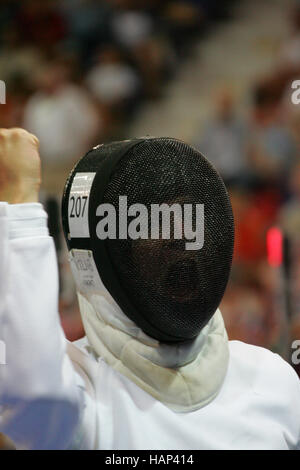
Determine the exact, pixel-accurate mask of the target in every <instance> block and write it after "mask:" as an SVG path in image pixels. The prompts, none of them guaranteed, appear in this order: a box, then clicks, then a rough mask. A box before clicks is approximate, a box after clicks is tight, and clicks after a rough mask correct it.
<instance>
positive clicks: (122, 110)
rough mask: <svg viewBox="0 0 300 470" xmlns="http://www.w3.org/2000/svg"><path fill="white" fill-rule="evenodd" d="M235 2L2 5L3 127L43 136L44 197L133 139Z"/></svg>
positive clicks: (58, 0)
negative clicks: (78, 167)
mask: <svg viewBox="0 0 300 470" xmlns="http://www.w3.org/2000/svg"><path fill="white" fill-rule="evenodd" d="M231 3H232V2H231V1H230V0H226V1H225V0H224V1H222V2H217V1H216V0H213V1H208V0H172V1H167V0H166V1H160V0H43V1H39V0H24V1H22V2H19V1H17V0H3V1H2V2H1V15H0V45H1V52H0V77H1V80H4V81H5V83H6V86H7V93H8V97H7V104H6V106H2V107H1V109H0V125H1V126H3V127H10V126H16V125H21V126H24V127H25V128H26V129H29V130H30V131H32V132H33V133H35V134H37V135H38V137H39V139H40V144H41V154H42V158H43V162H44V189H45V190H47V191H48V192H52V193H55V192H57V191H59V190H61V186H62V184H63V180H64V177H65V173H66V168H70V166H71V165H72V164H73V162H74V161H76V159H78V157H79V156H81V155H82V154H83V153H84V151H85V150H86V149H87V148H89V147H90V146H91V145H92V144H93V143H95V142H97V143H98V142H99V141H102V142H103V141H106V140H110V139H113V138H115V137H118V138H120V137H122V136H125V135H126V126H127V125H128V123H129V122H130V120H131V118H132V117H133V116H134V113H135V112H136V110H137V109H138V108H139V107H140V106H141V105H142V103H143V102H145V100H150V99H151V100H155V99H159V97H160V96H161V95H162V94H163V89H164V86H165V84H166V83H167V82H168V80H170V79H172V77H173V76H174V75H175V74H176V71H177V69H178V67H180V64H181V63H182V61H183V59H184V58H185V57H186V56H187V55H188V53H189V50H190V48H191V44H192V43H193V41H194V38H195V36H199V35H202V34H204V32H205V31H206V30H208V28H210V26H211V24H212V22H213V21H215V20H217V19H222V18H224V17H226V16H227V15H228V10H229V5H230V4H231Z"/></svg>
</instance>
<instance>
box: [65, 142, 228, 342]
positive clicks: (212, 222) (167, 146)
mask: <svg viewBox="0 0 300 470" xmlns="http://www.w3.org/2000/svg"><path fill="white" fill-rule="evenodd" d="M62 220H63V229H64V234H65V237H66V241H67V245H68V248H69V250H71V252H72V253H74V256H76V263H77V266H78V270H79V271H80V272H81V286H80V288H81V290H82V291H83V292H84V291H86V292H93V291H96V290H97V277H98V276H99V277H100V279H101V282H102V283H103V284H104V286H105V288H106V289H107V291H108V292H109V293H110V294H111V296H112V297H113V299H114V300H115V301H116V302H117V304H118V305H119V307H120V308H121V310H122V311H123V312H124V313H125V314H126V315H127V317H129V318H130V319H131V320H132V321H134V322H135V323H136V324H137V326H139V327H140V328H141V329H142V330H143V331H144V332H145V333H146V334H148V335H149V336H151V337H153V338H155V339H157V340H158V341H160V342H165V343H179V342H183V341H186V340H192V339H193V338H195V337H196V336H197V335H198V334H199V332H200V330H201V329H202V328H203V327H204V326H205V325H206V323H207V322H208V321H209V320H210V318H211V317H212V316H213V314H214V313H215V311H216V310H217V307H218V305H219V303H220V301H221V299H222V297H223V294H224V291H225V288H226V284H227V281H228V277H229V272H230V267H231V261H232V253H233V240H234V223H233V215H232V210H231V205H230V201H229V197H228V194H227V191H226V189H225V186H224V183H223V181H222V179H221V178H220V176H219V175H218V173H217V172H216V170H215V169H214V168H213V166H212V165H211V164H210V163H209V162H208V161H207V160H206V158H204V157H203V155H201V154H200V153H199V152H198V151H196V150H195V149H193V148H192V147H190V146H189V145H187V144H185V143H183V142H181V141H179V140H175V139H171V138H141V139H133V140H127V141H122V142H114V143H111V144H103V145H99V146H97V147H95V148H94V149H92V150H91V151H89V152H88V153H87V154H86V155H85V156H84V157H83V158H82V159H81V160H80V161H79V162H78V163H77V164H76V165H75V167H74V168H73V170H72V172H71V174H70V176H69V178H68V180H67V182H66V186H65V190H64V195H63V201H62Z"/></svg>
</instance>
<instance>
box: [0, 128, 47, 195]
mask: <svg viewBox="0 0 300 470" xmlns="http://www.w3.org/2000/svg"><path fill="white" fill-rule="evenodd" d="M38 147H39V141H38V138H37V137H35V136H34V135H33V134H30V133H29V132H27V131H25V130H24V129H19V128H13V129H0V201H6V202H8V203H10V204H18V203H25V202H37V201H38V193H39V188H40V184H41V162H40V156H39V151H38Z"/></svg>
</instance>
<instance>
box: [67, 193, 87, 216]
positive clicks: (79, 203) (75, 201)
mask: <svg viewBox="0 0 300 470" xmlns="http://www.w3.org/2000/svg"><path fill="white" fill-rule="evenodd" d="M87 200H88V196H77V197H75V196H71V198H70V204H71V211H70V217H71V218H74V217H83V216H84V212H85V209H86V203H87Z"/></svg>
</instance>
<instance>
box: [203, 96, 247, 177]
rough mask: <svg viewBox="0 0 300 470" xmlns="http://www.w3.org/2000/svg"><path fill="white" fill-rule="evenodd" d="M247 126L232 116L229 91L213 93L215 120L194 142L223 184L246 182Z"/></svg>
mask: <svg viewBox="0 0 300 470" xmlns="http://www.w3.org/2000/svg"><path fill="white" fill-rule="evenodd" d="M246 144H247V125H246V123H245V122H244V121H243V120H242V119H241V118H240V117H238V116H237V115H236V112H235V104H234V99H233V96H232V94H231V93H230V91H229V90H222V91H221V92H219V93H217V97H216V100H215V117H214V118H213V119H212V120H211V121H210V122H208V123H207V125H206V128H205V130H204V134H203V137H202V139H200V141H199V139H197V138H196V139H195V146H196V147H197V148H199V150H200V152H202V153H203V154H204V155H205V156H206V157H207V158H208V160H209V161H211V162H212V164H213V165H214V166H215V167H216V168H217V169H218V171H219V172H220V174H221V175H222V177H223V178H224V180H225V182H226V183H227V184H232V183H234V182H237V181H239V182H244V183H245V184H246V182H247V180H248V179H249V177H250V175H249V167H248V161H247V145H246Z"/></svg>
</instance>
